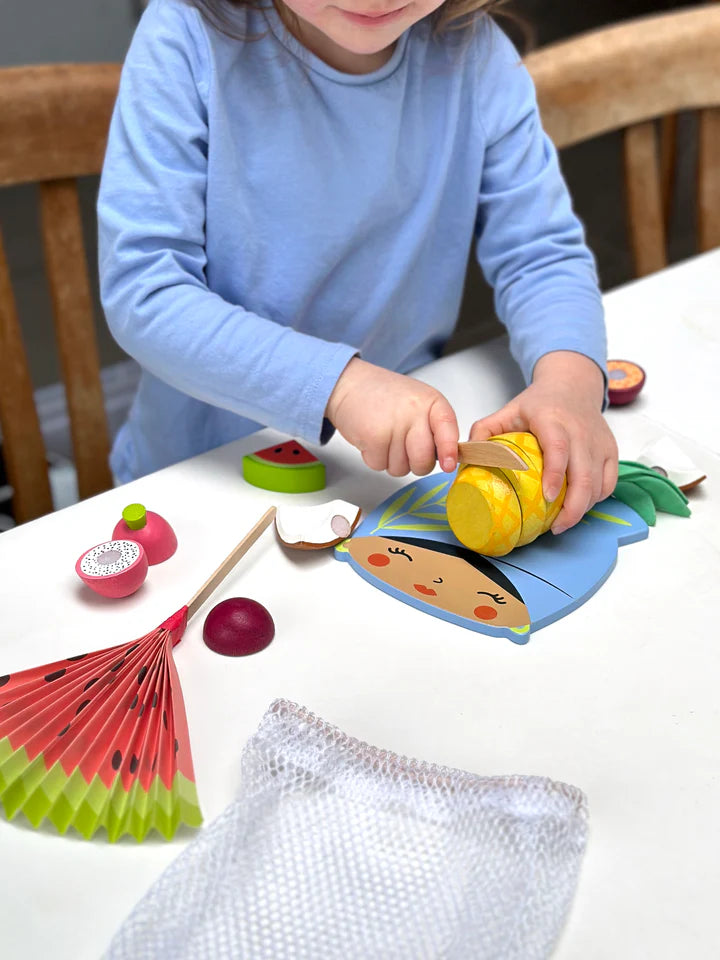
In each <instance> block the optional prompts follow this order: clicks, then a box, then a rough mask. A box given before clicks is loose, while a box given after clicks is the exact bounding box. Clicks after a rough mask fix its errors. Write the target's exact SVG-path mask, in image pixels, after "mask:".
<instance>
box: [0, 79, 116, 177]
mask: <svg viewBox="0 0 720 960" xmlns="http://www.w3.org/2000/svg"><path fill="white" fill-rule="evenodd" d="M119 79H120V66H119V64H115V63H70V64H68V63H58V64H40V65H38V66H29V67H5V68H3V71H2V83H0V186H10V185H12V184H18V183H37V182H39V181H41V180H55V179H59V178H63V177H82V176H89V175H92V174H97V173H98V172H99V171H100V169H101V167H102V162H103V155H104V153H105V142H106V140H107V131H108V126H109V123H110V115H111V113H112V107H113V103H114V102H115V96H116V94H117V87H118V82H119Z"/></svg>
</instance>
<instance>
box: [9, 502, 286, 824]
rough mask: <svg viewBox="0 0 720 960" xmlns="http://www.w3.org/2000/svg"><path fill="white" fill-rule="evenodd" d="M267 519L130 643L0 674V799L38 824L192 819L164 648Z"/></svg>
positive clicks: (176, 690)
mask: <svg viewBox="0 0 720 960" xmlns="http://www.w3.org/2000/svg"><path fill="white" fill-rule="evenodd" d="M274 516H275V508H274V507H271V508H270V509H269V510H268V511H267V512H266V513H265V514H264V516H263V517H262V518H261V519H260V520H259V521H258V522H257V523H256V524H255V526H254V527H253V528H252V530H250V531H249V533H247V534H246V536H245V537H243V539H242V540H241V541H240V543H239V544H238V545H237V546H236V547H235V548H234V550H233V551H232V552H231V553H230V554H229V555H228V556H227V557H226V558H225V560H224V561H223V562H222V564H220V566H219V567H218V568H217V570H215V572H214V573H213V574H212V576H211V577H210V578H209V579H208V580H207V581H206V582H205V583H204V584H203V586H202V587H201V588H200V590H198V592H197V593H196V594H195V596H194V597H193V598H192V600H190V602H189V603H188V604H187V605H186V606H184V607H181V608H180V609H179V610H178V611H177V612H176V613H174V614H173V615H172V616H171V617H168V619H167V620H165V621H164V622H163V623H161V624H160V626H159V627H156V628H155V629H154V630H151V631H150V633H147V634H145V636H143V637H140V638H139V639H138V640H134V641H130V642H129V643H123V644H119V645H117V646H114V647H109V648H108V649H105V650H100V651H97V652H94V653H86V654H81V655H79V656H74V657H68V658H67V659H65V660H58V661H56V662H55V663H50V664H46V665H45V666H41V667H35V668H34V669H30V670H24V671H22V672H20V673H14V674H6V675H5V676H0V805H1V806H2V808H3V809H4V811H5V815H6V817H7V818H8V819H13V817H15V815H16V814H17V813H19V812H22V813H23V814H24V815H25V817H26V818H27V819H28V820H29V821H30V823H31V824H32V825H33V826H34V827H37V826H39V825H40V823H41V822H42V821H43V820H44V819H46V820H48V821H50V823H52V824H53V825H54V826H55V827H56V828H57V830H58V831H59V832H60V833H65V831H66V830H67V829H68V828H69V827H74V828H75V829H76V830H77V831H78V832H79V833H81V834H82V835H83V836H84V837H85V838H88V839H89V838H90V837H91V836H92V835H93V834H94V833H95V832H96V831H97V830H99V829H100V828H101V827H104V828H105V830H106V831H107V836H108V839H109V840H111V841H114V840H117V839H118V837H120V836H122V835H123V834H126V833H127V834H131V835H132V836H134V837H135V838H136V839H137V840H142V839H143V838H144V837H145V836H146V835H147V833H148V832H149V831H150V830H151V829H153V828H154V829H156V830H157V831H158V832H159V833H161V834H162V835H163V836H164V837H165V838H166V839H168V840H169V839H171V838H172V837H173V835H174V834H175V831H176V830H177V828H178V826H179V825H180V824H181V823H185V824H187V825H189V826H192V827H197V826H199V825H200V823H201V822H202V815H201V813H200V807H199V805H198V799H197V792H196V788H195V775H194V772H193V763H192V754H191V751H190V738H189V733H188V725H187V719H186V716H185V707H184V704H183V697H182V690H181V688H180V680H179V678H178V674H177V670H176V668H175V664H174V662H173V658H172V649H173V647H174V646H175V644H177V643H178V642H179V641H180V640H181V638H182V636H183V634H184V632H185V628H186V626H187V623H188V620H189V619H190V618H191V617H192V616H193V615H194V614H195V613H196V612H197V611H198V609H199V608H200V607H201V606H202V605H203V603H205V601H206V600H207V599H208V597H209V596H210V594H211V593H212V592H213V590H214V589H215V588H216V587H217V586H218V585H219V584H220V583H221V581H222V580H223V579H224V578H225V577H226V576H227V574H228V573H229V572H230V571H231V570H232V568H233V567H234V566H235V564H236V563H237V562H238V560H239V559H240V558H241V557H242V556H243V555H244V554H245V553H246V552H247V550H249V548H250V547H251V546H252V545H253V543H255V541H256V540H257V539H258V537H259V536H260V534H261V533H262V531H263V530H264V529H265V528H266V527H267V526H269V525H270V524H271V523H272V521H273V519H274Z"/></svg>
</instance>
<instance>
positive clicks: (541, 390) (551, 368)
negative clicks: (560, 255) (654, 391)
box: [470, 350, 618, 533]
mask: <svg viewBox="0 0 720 960" xmlns="http://www.w3.org/2000/svg"><path fill="white" fill-rule="evenodd" d="M603 389H604V384H603V376H602V373H601V371H600V369H599V368H598V366H597V365H596V364H595V363H594V362H593V361H592V360H590V359H588V358H587V357H585V356H583V355H582V354H579V353H573V352H571V351H565V350H563V351H557V352H554V353H548V354H545V356H543V357H541V358H540V360H538V362H537V364H536V365H535V370H534V372H533V382H532V384H531V385H530V386H529V387H528V388H527V389H526V390H523V392H522V393H521V394H519V395H518V396H517V397H515V399H514V400H511V401H510V403H508V404H506V405H505V406H504V407H502V409H500V410H498V411H497V412H496V413H493V414H491V415H490V416H489V417H484V418H483V419H482V420H478V421H477V422H476V423H474V424H473V427H472V429H471V431H470V439H471V440H487V438H488V437H492V436H495V435H496V434H498V433H512V432H514V431H528V432H529V433H533V434H535V436H536V437H537V439H538V442H539V443H540V447H541V449H542V452H543V461H544V462H543V492H544V495H545V499H546V500H553V499H554V498H555V497H556V496H557V495H558V493H559V491H560V487H561V485H562V479H563V474H564V473H566V472H567V477H568V488H567V493H566V494H565V502H564V504H563V508H562V510H561V511H560V513H559V514H558V516H557V518H556V520H555V523H553V525H552V527H551V529H552V532H553V533H562V532H563V530H567V529H568V528H569V527H572V526H574V525H575V524H576V523H577V522H578V521H579V520H580V519H581V518H582V517H583V516H584V514H585V513H586V512H587V511H588V510H589V509H591V508H592V507H593V505H594V504H596V503H597V502H598V501H599V500H603V499H604V498H605V497H608V496H610V494H611V493H612V492H613V490H614V489H615V484H616V483H617V476H618V452H617V444H616V443H615V438H614V437H613V435H612V433H611V432H610V428H609V427H608V425H607V423H606V421H605V418H604V417H603V415H602V413H601V412H600V410H601V406H602V399H603Z"/></svg>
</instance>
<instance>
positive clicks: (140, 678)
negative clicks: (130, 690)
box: [138, 667, 148, 683]
mask: <svg viewBox="0 0 720 960" xmlns="http://www.w3.org/2000/svg"><path fill="white" fill-rule="evenodd" d="M147 671H148V668H147V667H142V668H141V670H140V672H139V673H138V683H142V682H143V680H144V679H145V676H146V674H147Z"/></svg>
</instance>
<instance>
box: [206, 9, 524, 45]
mask: <svg viewBox="0 0 720 960" xmlns="http://www.w3.org/2000/svg"><path fill="white" fill-rule="evenodd" d="M188 2H189V3H191V4H192V5H193V6H195V7H197V8H198V9H199V10H200V12H201V13H202V14H203V15H204V16H205V18H206V19H207V20H208V21H209V22H210V23H212V24H213V26H215V27H217V28H218V29H220V30H222V31H223V32H225V33H230V34H231V35H235V33H234V31H233V23H232V12H233V8H237V7H251V8H253V9H255V10H263V9H267V8H268V6H272V5H275V6H278V7H281V6H282V0H188ZM504 3H506V0H445V2H444V3H443V4H442V6H440V7H438V9H437V10H436V11H435V12H434V13H433V14H432V17H431V19H432V23H433V29H434V31H435V33H437V34H442V33H446V32H447V31H449V30H464V29H466V28H468V27H471V26H472V25H473V24H474V23H475V21H476V20H477V19H478V18H479V17H481V16H483V15H485V14H486V13H488V12H490V11H491V10H494V8H497V7H500V6H501V5H503V4H504ZM289 13H290V11H286V14H289ZM247 39H250V38H249V37H248V38H247Z"/></svg>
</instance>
